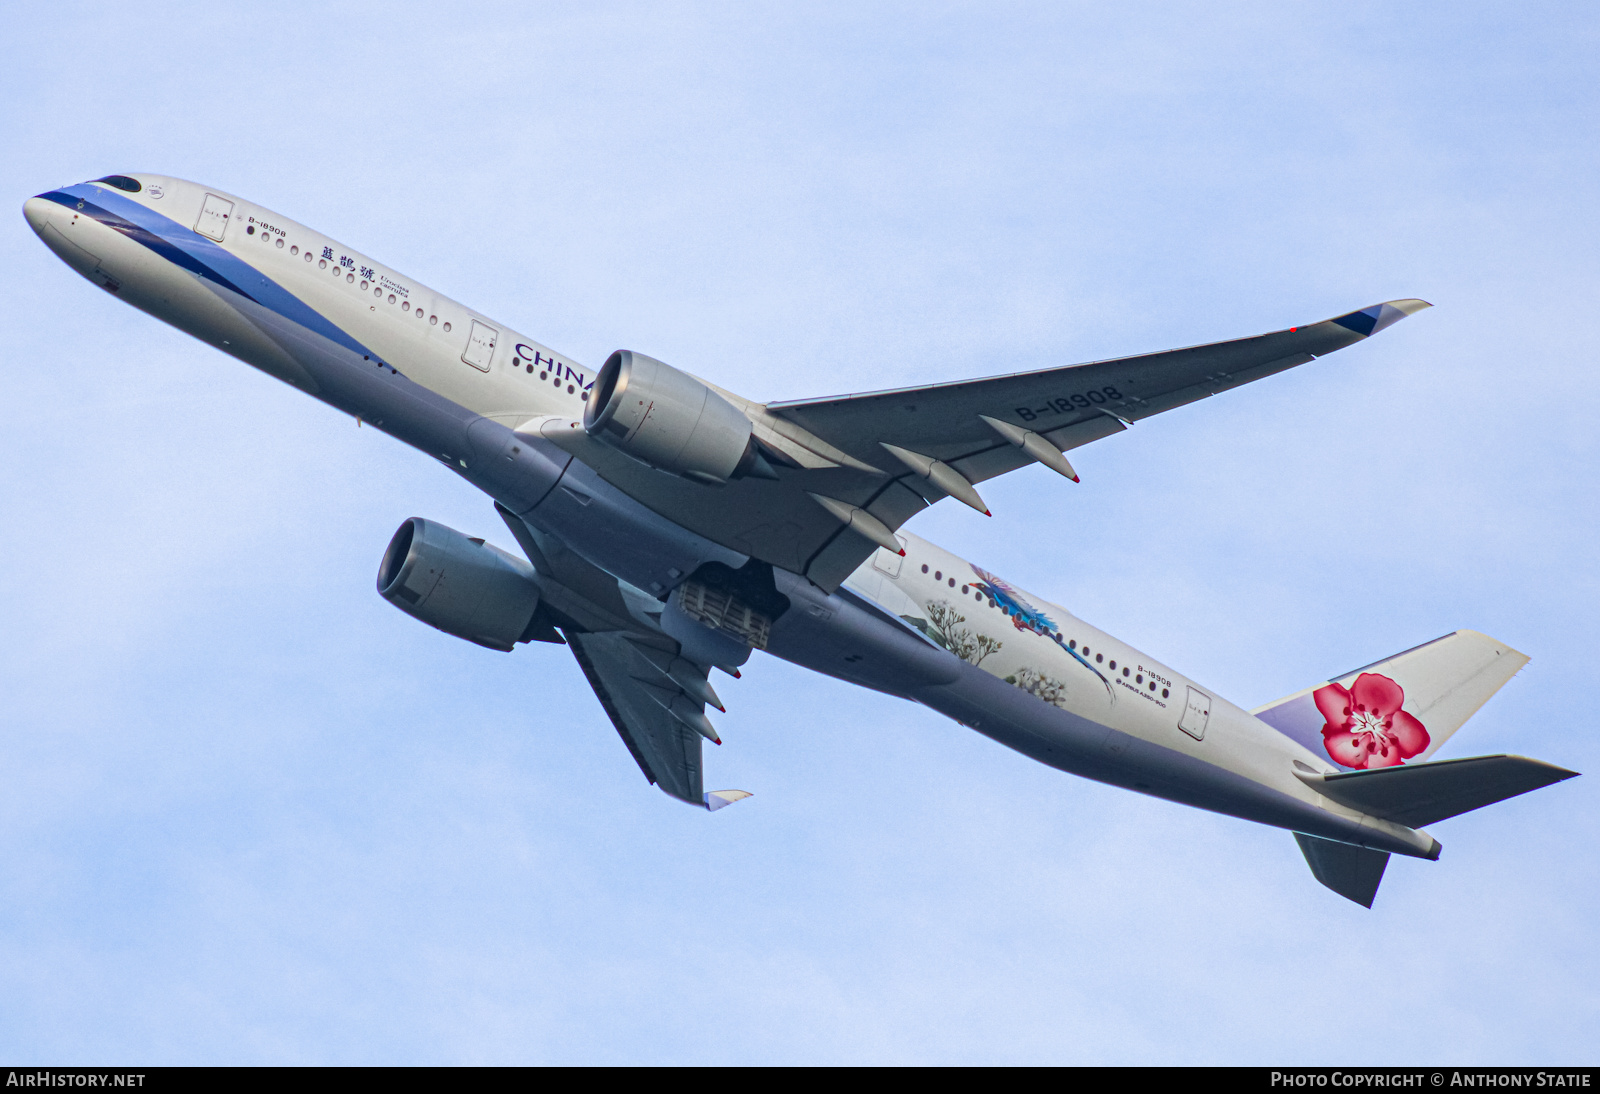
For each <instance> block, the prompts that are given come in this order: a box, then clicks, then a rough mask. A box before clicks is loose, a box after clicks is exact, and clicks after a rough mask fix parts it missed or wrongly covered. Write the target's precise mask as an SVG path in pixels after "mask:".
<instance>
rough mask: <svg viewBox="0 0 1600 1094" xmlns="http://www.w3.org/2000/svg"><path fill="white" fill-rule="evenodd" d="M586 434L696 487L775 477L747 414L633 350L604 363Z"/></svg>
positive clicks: (591, 399) (585, 410)
mask: <svg viewBox="0 0 1600 1094" xmlns="http://www.w3.org/2000/svg"><path fill="white" fill-rule="evenodd" d="M583 428H584V431H585V432H587V433H588V434H589V436H591V437H594V438H596V439H597V440H601V441H604V442H606V443H607V444H609V445H611V446H612V447H614V448H617V449H620V450H621V451H623V452H625V453H627V454H628V455H630V456H632V457H633V458H634V459H636V460H638V461H640V462H641V463H645V464H648V465H649V466H651V467H654V468H655V469H657V470H658V471H667V472H670V473H671V474H674V475H681V476H683V477H684V478H689V479H694V480H696V481H698V482H706V483H713V484H716V485H721V484H723V483H726V482H727V481H728V480H729V479H742V478H744V477H745V476H747V475H753V476H755V477H757V478H766V479H773V478H777V476H776V475H775V474H773V471H772V468H771V466H770V465H769V464H768V463H767V461H766V460H765V459H763V458H762V456H761V451H760V449H759V448H758V447H757V444H756V440H755V438H754V437H753V436H752V435H751V428H750V419H749V418H747V417H745V414H744V411H742V410H740V409H739V408H738V407H736V406H734V405H733V404H732V403H730V402H728V400H727V399H724V398H723V397H722V396H721V395H718V394H717V393H716V392H715V391H712V390H711V389H710V388H709V387H707V386H706V385H705V384H703V383H701V382H700V381H699V380H696V379H695V378H694V377H693V376H690V375H689V374H688V373H686V372H680V371H679V370H677V369H675V368H673V367H672V366H671V365H668V364H663V363H662V362H660V361H657V360H656V359H655V358H654V357H646V356H645V355H644V354H642V353H634V352H633V351H632V350H625V349H622V350H618V351H617V352H616V353H613V354H612V355H611V356H610V357H608V358H606V363H605V364H604V365H602V366H601V368H600V373H599V375H597V376H596V377H595V381H594V387H593V388H592V389H591V390H590V392H589V401H588V403H587V404H585V406H584V408H583Z"/></svg>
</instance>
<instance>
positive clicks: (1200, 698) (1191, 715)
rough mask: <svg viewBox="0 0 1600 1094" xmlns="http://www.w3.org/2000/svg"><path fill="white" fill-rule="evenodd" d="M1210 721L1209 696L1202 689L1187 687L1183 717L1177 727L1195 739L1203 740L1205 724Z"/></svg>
mask: <svg viewBox="0 0 1600 1094" xmlns="http://www.w3.org/2000/svg"><path fill="white" fill-rule="evenodd" d="M1210 721H1211V696H1209V695H1207V694H1206V693H1205V692H1203V691H1196V690H1195V689H1194V688H1190V689H1189V701H1188V702H1186V703H1185V704H1184V705H1183V717H1181V718H1179V719H1178V728H1179V729H1181V730H1183V731H1184V732H1185V733H1187V734H1188V735H1189V736H1191V737H1193V738H1194V739H1195V740H1197V741H1203V740H1205V736H1206V724H1207V723H1208V722H1210Z"/></svg>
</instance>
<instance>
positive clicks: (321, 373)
mask: <svg viewBox="0 0 1600 1094" xmlns="http://www.w3.org/2000/svg"><path fill="white" fill-rule="evenodd" d="M138 178H139V180H140V182H142V183H143V189H142V190H141V191H140V192H138V193H123V192H121V191H119V190H117V189H115V188H113V187H110V186H107V185H105V184H99V183H92V184H81V185H78V186H72V187H66V188H63V189H62V190H58V191H53V192H51V193H49V194H45V195H41V196H39V197H36V198H33V199H30V200H29V201H28V203H27V206H26V215H27V217H28V219H29V222H30V223H31V224H32V225H33V227H34V230H35V231H36V232H38V233H39V235H40V236H41V238H43V239H44V240H45V242H46V243H48V244H49V245H50V247H51V248H52V250H54V251H55V252H56V253H57V254H58V255H59V256H60V257H61V258H62V259H63V261H65V262H67V264H68V265H71V266H72V267H73V268H74V269H76V270H77V271H78V272H79V273H81V274H83V275H84V276H85V277H88V278H89V279H90V280H93V281H95V282H96V283H97V284H100V285H102V286H103V287H105V288H107V289H108V290H110V291H112V292H113V293H114V294H115V295H118V296H120V297H122V298H123V299H125V300H127V301H128V302H129V303H131V304H133V305H134V306H136V307H139V308H141V309H143V310H144V311H147V312H149V313H150V314H152V315H155V316H156V317H158V318H160V319H162V320H164V321H166V322H169V323H172V324H173V325H175V326H177V327H179V328H180V329H183V330H185V331H188V332H189V333H191V334H194V335H195V336H196V337H199V338H201V339H202V340H204V341H207V342H208V343H210V344H212V345H214V346H216V347H218V348H220V349H222V350H224V351H225V352H228V353H230V354H232V355H234V356H236V357H239V358H240V359H242V360H244V361H247V362H248V363H250V364H252V365H255V366H256V367H259V368H261V369H263V370H265V371H267V372H269V373H271V374H273V375H275V376H278V377H279V378H281V379H283V380H285V381H287V382H289V383H291V384H294V385H295V386H297V387H300V388H301V389H302V390H305V391H306V392H308V393H310V394H313V395H316V396H317V397H318V398H320V399H323V400H324V401H326V402H328V403H330V404H332V405H334V406H336V407H338V408H339V409H341V410H343V411H345V412H346V413H349V414H352V415H356V416H359V417H360V418H362V419H363V420H365V421H366V422H369V423H370V424H372V425H375V426H377V427H378V428H381V429H385V430H386V431H388V432H390V433H392V434H393V435H395V436H396V437H399V438H400V439H402V440H404V441H406V442H407V443H409V444H413V445H415V446H416V447H418V448H420V449H422V450H424V451H427V452H429V453H430V454H431V455H434V456H435V457H437V458H439V459H440V460H441V461H442V462H444V463H446V464H447V466H450V467H451V468H452V470H454V471H456V472H457V473H458V474H461V475H462V476H463V477H465V478H467V479H468V480H469V481H471V482H473V483H474V484H475V485H477V486H479V487H480V488H481V489H484V490H485V491H486V492H488V493H490V494H491V495H493V496H494V497H495V498H496V500H498V501H500V502H502V503H503V504H504V505H505V506H507V507H508V508H509V509H511V510H513V511H515V512H518V513H523V512H528V513H530V514H532V518H533V519H537V520H539V521H540V522H541V523H542V525H543V526H544V527H545V528H547V529H548V530H549V531H550V532H551V534H553V535H555V536H557V537H559V538H560V539H561V540H562V541H563V543H565V544H567V545H568V546H570V547H571V549H572V550H574V551H576V552H577V553H578V554H579V555H581V556H583V557H584V558H586V559H587V560H588V561H590V562H592V563H593V564H594V565H596V566H599V567H600V568H601V569H604V570H606V571H607V572H609V573H611V574H612V575H613V576H615V577H616V578H618V579H619V580H621V581H623V582H626V583H627V584H628V586H630V587H631V588H632V589H633V590H635V591H638V590H656V591H659V590H660V589H661V588H663V583H666V582H670V580H671V577H670V576H669V575H677V574H681V573H685V572H689V570H691V569H692V568H693V566H694V565H696V564H698V563H699V562H703V561H705V560H707V559H715V560H718V561H724V562H727V563H729V564H732V565H737V564H738V563H739V561H741V559H742V558H743V556H740V555H739V554H738V552H736V551H733V550H732V549H730V548H727V547H726V546H724V545H718V544H712V543H710V542H708V541H706V540H704V539H702V538H701V537H699V536H697V535H695V534H693V533H691V532H688V531H686V530H684V529H682V528H679V527H677V526H674V525H672V524H671V522H669V521H667V520H666V519H665V518H664V517H661V516H660V515H659V514H656V513H654V512H652V511H651V510H650V509H649V508H648V499H641V498H632V497H628V496H625V495H623V494H622V493H621V492H620V491H617V490H615V489H614V488H611V487H609V486H608V485H607V484H606V483H605V481H604V480H603V479H601V478H600V477H599V476H598V475H597V474H596V473H595V472H594V471H593V470H592V469H590V468H587V467H585V466H584V465H583V464H582V463H581V462H580V461H577V460H573V459H572V458H571V457H570V455H568V454H567V453H565V452H564V451H563V450H561V449H560V448H559V447H558V446H556V445H554V444H551V443H549V442H548V441H546V440H542V439H540V430H541V429H542V430H544V436H546V437H548V436H549V432H548V430H549V423H550V422H551V421H556V422H563V423H564V422H568V421H571V422H575V421H576V419H577V418H578V417H579V416H580V415H581V414H582V411H583V404H584V399H585V396H586V394H587V391H588V388H589V386H590V385H591V384H592V383H593V380H594V370H593V369H590V368H585V367H583V366H581V365H579V364H578V363H576V362H574V361H573V360H572V359H571V358H569V357H566V356H565V355H563V354H560V353H558V352H556V351H554V350H552V349H550V348H549V347H548V346H545V345H543V344H542V343H540V342H537V341H535V340H534V339H533V338H531V337H529V336H527V335H525V334H522V333H520V332H518V331H515V330H513V329H511V328H510V327H508V326H506V325H505V324H504V323H502V322H499V321H497V320H494V319H491V318H489V317H488V316H485V315H482V314H481V313H478V312H475V311H473V310H472V309H471V308H468V307H466V306H464V305H462V304H459V303H457V302H455V301H454V300H451V299H449V298H448V297H445V296H443V295H441V294H439V293H437V292H434V291H433V290H431V289H429V288H427V287H426V286H424V285H422V284H420V283H418V282H417V281H415V280H413V279H411V278H409V277H406V276H405V275H403V274H401V273H400V272H398V271H396V270H393V269H390V268H388V267H386V266H384V265H382V264H381V263H379V262H377V261H376V260H375V259H372V258H369V257H368V256H366V255H364V254H361V253H359V252H357V251H355V250H353V249H351V248H349V247H347V246H345V245H343V244H340V243H338V242H336V241H334V240H332V239H330V238H328V237H327V236H324V235H321V234H320V233H318V232H315V231H313V230H311V229H309V228H306V227H304V226H303V225H300V224H297V223H295V222H293V221H291V220H288V219H287V218H285V217H282V216H279V215H277V214H275V213H273V212H271V211H269V210H267V209H264V208H262V207H260V206H257V205H254V204H252V203H250V202H247V201H245V200H243V199H241V198H238V197H235V196H233V195H230V194H226V193H223V192H221V191H218V190H215V189H208V188H206V187H202V186H198V185H195V184H193V183H188V182H184V181H182V180H179V179H171V178H164V177H159V176H153V175H140V176H138ZM540 420H543V421H544V423H545V424H544V425H543V426H541V427H540V428H539V429H535V430H533V432H532V433H531V434H530V433H527V432H518V427H519V426H523V425H525V424H526V423H530V422H535V421H540ZM557 479H559V481H560V482H561V483H563V484H576V485H575V486H574V487H573V489H571V490H568V491H567V493H568V494H569V495H571V496H579V495H578V494H577V493H575V491H577V490H579V489H580V488H581V491H582V495H583V498H582V506H581V507H580V509H578V510H572V508H571V506H569V507H568V508H567V509H562V508H560V506H559V505H558V504H557V502H556V501H542V500H539V499H540V498H544V497H545V496H547V495H553V496H556V497H557V498H558V500H560V492H559V491H552V490H550V489H549V484H550V483H552V482H555V481H557ZM535 482H538V483H541V484H542V485H541V486H540V487H539V488H538V491H542V492H538V491H535V490H534V487H533V485H532V484H533V483H535ZM536 493H537V494H538V496H537V497H535V494H536ZM591 498H592V499H595V501H594V502H593V503H591V500H590V499H591ZM563 503H564V502H563ZM573 513H578V516H574V515H573ZM580 516H581V519H579V517H580ZM900 538H901V539H902V541H903V543H904V545H905V552H906V553H905V557H904V558H901V557H899V556H896V555H894V554H892V553H891V552H888V551H879V552H878V553H877V554H876V555H875V556H874V557H872V558H871V559H869V560H868V561H867V562H866V563H864V564H863V565H862V566H861V567H860V568H859V569H858V570H857V571H856V572H855V573H854V574H853V575H852V576H851V578H850V579H849V580H848V581H846V583H845V585H844V587H843V588H842V589H841V590H840V591H838V592H836V593H833V594H824V593H823V592H822V591H821V590H819V589H815V587H810V588H809V589H808V588H806V587H805V583H804V579H803V578H794V577H793V575H787V577H786V578H785V580H786V581H788V588H789V591H790V592H791V596H792V598H793V599H794V600H795V606H794V608H793V609H792V610H791V612H790V613H788V615H787V616H786V617H785V619H783V620H780V621H779V622H778V624H776V625H775V626H774V628H773V642H772V645H771V646H770V647H769V650H770V651H771V652H772V653H774V654H775V655H777V656H780V657H784V658H785V659H787V660H791V661H793V662H795V663H797V664H802V665H806V666H807V667H811V668H815V669H817V670H818V671H821V672H825V673H828V674H830V675H833V676H836V677H839V678H841V679H846V680H850V681H852V682H856V683H860V684H863V685H865V686H868V687H874V688H877V689H879V690H882V691H886V692H890V693H893V694H897V695H902V696H905V697H907V698H911V699H914V700H916V701H918V702H921V703H923V704H925V705H927V706H930V707H933V708H934V709H936V710H939V711H941V712H942V713H944V714H946V715H948V716H950V717H952V718H955V719H957V720H958V721H960V722H962V723H963V724H965V725H968V726H970V727H972V728H974V729H976V730H978V731H979V732H982V733H984V734H986V735H988V736H990V737H992V738H994V739H996V740H999V741H1001V742H1003V743H1005V744H1007V745H1009V746H1011V747H1013V748H1015V749H1017V750H1018V751H1021V752H1023V753H1025V754H1027V755H1029V756H1032V757H1034V758H1036V759H1039V760H1040V761H1042V762H1045V763H1048V764H1050V765H1052V766H1055V767H1058V768H1061V769H1063V770H1067V771H1072V772H1075V773H1078V774H1082V775H1085V776H1087V777H1090V778H1095V779H1099V780H1101V781H1105V782H1110V783H1114V784H1117V785H1121V786H1126V787H1129V788H1132V789H1136V790H1140V791H1143V792H1147V793H1152V794H1156V795H1159V796H1161V797H1165V798H1169V799H1172V800H1175V801H1182V802H1186V803H1188V804H1193V805H1197V806H1200V807H1202V808H1207V809H1212V810H1216V811H1219V812H1224V813H1229V814H1233V815H1237V816H1242V817H1246V818H1249V819H1253V820H1257V821H1260V822H1263V823H1267V824H1273V825H1277V826H1280V827H1284V828H1291V829H1294V830H1297V831H1302V832H1306V833H1309V834H1313V835H1322V836H1326V837H1328V838H1332V839H1338V840H1344V841H1347V842H1354V843H1361V844H1364V845H1367V846H1370V847H1373V848H1376V849H1380V850H1386V851H1394V852H1398V853H1401V854H1408V855H1415V856H1430V855H1433V854H1437V845H1436V844H1435V843H1434V841H1433V840H1432V839H1431V837H1428V836H1427V835H1425V834H1423V833H1420V832H1416V831H1413V830H1411V829H1408V828H1404V827H1402V826H1400V825H1397V824H1394V823H1391V822H1387V821H1382V820H1377V819H1374V818H1370V817H1365V816H1363V815H1362V814H1360V813H1359V812H1357V811H1355V810H1352V809H1350V808H1348V807H1346V806H1343V805H1340V804H1338V803H1336V802H1334V801H1332V800H1330V799H1328V798H1326V797H1324V796H1323V795H1321V794H1319V793H1318V792H1317V791H1316V790H1315V789H1313V788H1312V787H1311V786H1309V785H1307V783H1306V782H1304V781H1302V780H1301V779H1300V778H1299V777H1297V775H1296V773H1295V772H1296V769H1297V767H1298V768H1299V769H1300V770H1302V771H1306V772H1313V771H1314V772H1326V771H1330V770H1332V769H1331V768H1330V766H1329V765H1328V763H1327V762H1326V761H1325V760H1323V759H1320V758H1318V757H1317V756H1315V755H1313V754H1312V753H1311V752H1309V751H1308V750H1307V749H1305V748H1304V747H1302V746H1301V745H1300V744H1298V743H1296V742H1295V741H1292V740H1290V739H1289V738H1288V737H1286V736H1284V735H1283V734H1282V733H1279V732H1278V731H1276V730H1274V729H1273V728H1272V727H1271V726H1269V725H1267V724H1266V723H1265V722H1263V721H1261V720H1260V719H1258V718H1256V717H1254V716H1253V715H1251V714H1250V713H1248V712H1246V711H1244V710H1242V709H1240V708H1239V707H1237V706H1235V705H1233V704H1232V703H1229V702H1227V701H1226V700H1224V699H1222V698H1220V697H1218V696H1216V695H1215V694H1214V693H1212V692H1210V691H1209V690H1207V689H1205V688H1203V687H1201V686H1200V685H1198V684H1197V683H1195V682H1194V681H1192V680H1190V679H1188V678H1187V677H1185V676H1183V675H1182V674H1181V673H1179V672H1177V671H1175V670H1174V669H1172V668H1170V667H1168V666H1166V665H1164V664H1162V663H1160V662H1159V661H1156V660H1155V659H1153V658H1151V657H1149V656H1148V655H1146V654H1143V653H1141V652H1139V651H1138V650H1135V649H1133V648H1132V647H1130V646H1127V645H1126V644H1124V643H1122V642H1120V641H1118V640H1117V639H1116V638H1114V637H1113V636H1111V635H1109V634H1106V633H1105V632H1103V631H1100V630H1098V629H1096V628H1094V627H1091V626H1089V625H1088V624H1086V623H1084V622H1082V621H1081V620H1079V619H1077V618H1076V617H1074V616H1073V615H1072V614H1071V613H1070V612H1069V611H1067V610H1066V609H1065V608H1062V607H1060V606H1059V605H1055V604H1051V603H1048V602H1046V601H1043V600H1041V599H1039V598H1037V597H1033V596H1031V595H1029V594H1027V593H1026V592H1025V591H1023V590H1021V589H1019V588H1017V587H1015V586H1013V585H1010V584H1009V583H1007V582H1005V581H1003V580H1002V579H1000V578H998V577H996V576H995V575H991V574H988V573H986V572H984V571H982V570H980V569H978V568H976V567H974V566H973V565H972V564H971V563H969V562H967V561H965V560H963V559H961V558H958V557H957V556H955V555H953V554H951V553H949V552H947V551H944V550H942V549H940V548H939V547H937V546H935V545H933V544H931V543H928V542H926V541H924V540H921V539H919V538H917V537H916V536H912V535H909V534H906V533H904V532H901V533H900ZM646 595H647V594H646Z"/></svg>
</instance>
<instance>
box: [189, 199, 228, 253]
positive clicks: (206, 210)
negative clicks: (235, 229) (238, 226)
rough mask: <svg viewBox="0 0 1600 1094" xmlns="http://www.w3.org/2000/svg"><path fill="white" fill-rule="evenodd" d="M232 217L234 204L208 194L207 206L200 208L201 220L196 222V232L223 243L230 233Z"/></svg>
mask: <svg viewBox="0 0 1600 1094" xmlns="http://www.w3.org/2000/svg"><path fill="white" fill-rule="evenodd" d="M232 216H233V202H231V201H229V200H228V199H227V198H219V197H217V195H215V194H207V195H206V201H205V204H204V205H202V206H200V219H198V220H196V221H195V222H194V230H195V231H197V232H199V233H200V234H201V235H203V236H205V237H207V238H208V239H214V240H216V241H217V242H218V243H221V242H222V237H223V236H224V235H226V234H227V231H228V219H229V218H230V217H232Z"/></svg>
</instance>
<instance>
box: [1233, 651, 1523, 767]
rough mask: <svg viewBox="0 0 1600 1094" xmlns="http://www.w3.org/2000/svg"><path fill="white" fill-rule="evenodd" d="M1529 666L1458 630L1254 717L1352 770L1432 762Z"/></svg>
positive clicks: (1281, 701) (1271, 706) (1512, 653)
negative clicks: (1454, 734)
mask: <svg viewBox="0 0 1600 1094" xmlns="http://www.w3.org/2000/svg"><path fill="white" fill-rule="evenodd" d="M1527 663H1528V658H1527V655H1525V654H1522V653H1518V652H1517V651H1516V650H1514V649H1512V648H1511V647H1510V646H1508V645H1506V644H1505V643H1503V642H1497V641H1495V640H1494V639H1493V638H1490V637H1489V636H1488V635H1486V634H1479V633H1478V632H1477V631H1456V632H1454V633H1453V634H1447V635H1445V636H1444V637H1443V638H1437V639H1434V640H1433V641H1432V642H1427V643H1424V644H1423V645H1420V646H1414V647H1413V648H1411V649H1409V650H1406V651H1405V652H1403V653H1397V654H1395V655H1394V656H1393V657H1388V658H1385V659H1384V660H1382V661H1378V662H1376V663H1374V664H1371V665H1367V666H1365V667H1363V668H1359V669H1355V670H1354V671H1352V672H1347V673H1345V674H1344V675H1342V676H1336V677H1333V678H1332V679H1330V680H1328V681H1326V682H1324V683H1322V684H1317V685H1315V686H1313V687H1309V688H1306V689H1304V690H1303V691H1298V692H1296V693H1295V694H1293V695H1291V696H1289V697H1288V698H1286V699H1279V700H1278V701H1277V702H1275V703H1268V704H1267V705H1266V706H1264V707H1260V708H1258V709H1256V710H1254V711H1252V712H1251V713H1253V714H1254V715H1255V716H1256V717H1258V718H1260V719H1261V720H1262V721H1264V722H1266V723H1267V724H1268V725H1270V726H1272V727H1273V728H1274V729H1276V730H1277V731H1278V732H1280V733H1282V734H1284V735H1285V736H1287V737H1290V738H1292V739H1293V740H1295V741H1298V742H1299V743H1300V744H1302V745H1304V746H1305V747H1306V748H1308V749H1310V750H1311V751H1312V752H1313V753H1315V754H1316V755H1317V756H1319V757H1325V758H1327V759H1329V760H1331V761H1332V762H1333V763H1335V764H1337V765H1338V766H1339V767H1341V768H1343V769H1345V770H1347V771H1348V770H1357V771H1362V770H1369V769H1375V768H1380V767H1395V766H1398V765H1400V764H1403V763H1408V762H1411V761H1417V762H1420V761H1423V760H1426V759H1428V758H1429V757H1430V756H1432V755H1433V754H1434V753H1435V752H1437V751H1438V750H1439V746H1440V745H1442V744H1444V742H1445V741H1447V740H1449V739H1450V735H1451V734H1452V733H1454V732H1455V731H1456V730H1457V729H1460V728H1461V725H1462V723H1464V722H1465V721H1466V720H1467V719H1468V718H1470V717H1472V715H1473V714H1475V713H1476V712H1477V710H1478V708H1479V707H1481V706H1483V704H1484V703H1486V702H1488V701H1489V697H1490V696H1492V695H1493V694H1494V693H1495V692H1497V691H1499V690H1500V688H1501V686H1502V685H1503V684H1505V682H1506V681H1507V680H1509V679H1511V678H1512V677H1513V676H1515V675H1516V674H1517V672H1518V670H1520V669H1521V668H1522V666H1523V665H1526V664H1527Z"/></svg>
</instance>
